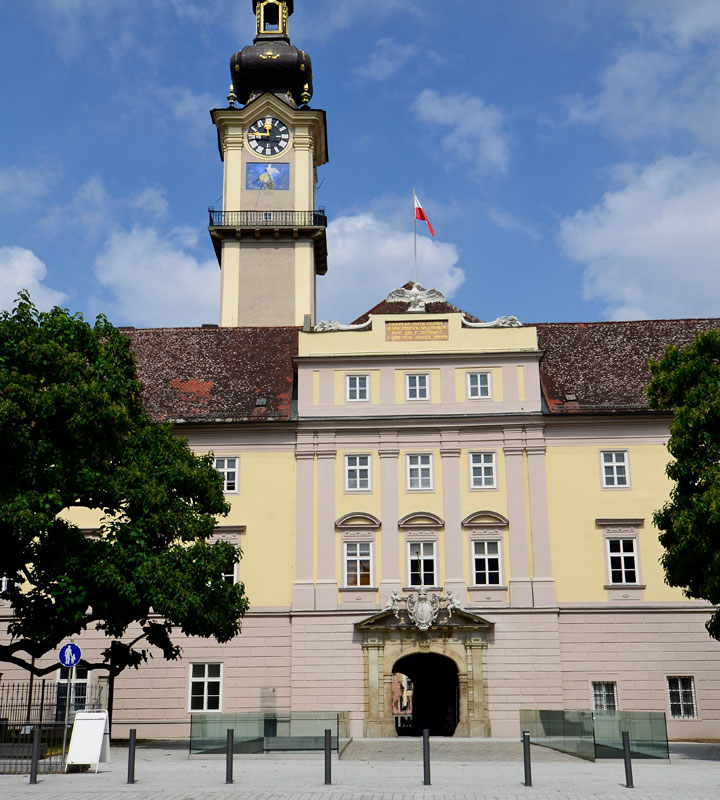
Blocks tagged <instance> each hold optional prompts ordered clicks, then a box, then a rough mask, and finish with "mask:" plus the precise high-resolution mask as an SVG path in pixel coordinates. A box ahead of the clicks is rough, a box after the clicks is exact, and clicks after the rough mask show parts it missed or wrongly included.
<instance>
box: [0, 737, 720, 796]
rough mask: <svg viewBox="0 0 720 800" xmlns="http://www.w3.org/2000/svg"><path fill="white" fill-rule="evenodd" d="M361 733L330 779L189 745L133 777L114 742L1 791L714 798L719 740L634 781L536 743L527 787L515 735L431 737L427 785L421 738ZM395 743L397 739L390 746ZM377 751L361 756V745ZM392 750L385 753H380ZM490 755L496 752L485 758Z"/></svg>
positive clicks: (306, 765) (310, 763)
mask: <svg viewBox="0 0 720 800" xmlns="http://www.w3.org/2000/svg"><path fill="white" fill-rule="evenodd" d="M384 744H385V743H383V742H378V741H372V742H360V743H358V744H357V746H356V748H355V753H354V755H352V754H351V755H352V757H348V758H343V759H341V760H339V761H338V760H337V759H336V758H335V759H334V760H333V785H332V786H324V785H323V781H324V771H323V760H322V755H321V754H311V755H286V756H280V757H277V756H273V757H268V756H236V758H235V763H234V777H235V783H234V784H233V785H232V786H228V785H226V784H225V762H224V759H223V758H222V757H214V758H202V759H201V758H193V759H189V758H188V756H187V751H186V750H185V749H163V748H158V747H153V748H138V751H137V760H136V770H135V775H136V780H137V782H136V783H135V784H134V785H132V786H128V785H127V783H126V780H127V750H126V749H125V748H122V747H114V748H113V750H112V762H111V763H110V764H102V765H101V769H100V772H99V773H98V774H97V775H96V774H94V773H80V774H70V775H41V776H40V777H39V779H38V780H39V782H38V783H37V784H36V785H34V786H31V785H30V784H29V783H28V776H27V775H1V776H0V798H2V800H16V798H30V797H37V798H42V800H45V799H46V798H47V799H48V800H50V798H52V800H90V799H91V800H281V799H282V800H315V798H319V799H322V800H375V799H376V798H377V799H378V800H411V799H412V800H420V799H422V800H441V799H442V800H446V799H447V800H450V798H453V799H457V800H514V799H516V798H523V799H524V798H527V800H549V799H550V798H552V799H553V800H591V799H592V800H616V799H617V800H619V799H620V798H632V800H664V798H682V800H711V798H712V800H716V798H717V797H718V796H720V745H718V744H712V745H709V744H677V745H672V746H671V760H670V763H667V762H647V761H644V762H635V763H634V778H635V787H636V788H635V789H627V788H625V785H624V770H623V764H622V761H599V762H595V763H590V762H586V761H580V760H578V759H575V758H571V757H568V756H563V755H561V754H557V753H553V752H552V751H548V750H545V749H543V748H539V747H533V748H532V756H533V783H534V786H533V788H525V787H524V786H523V785H522V783H523V768H522V761H521V753H520V745H519V744H518V743H517V742H507V741H506V742H497V741H493V742H487V741H481V740H464V741H462V740H454V741H452V742H449V741H440V740H437V741H436V742H434V743H433V745H432V748H433V761H432V786H423V785H422V760H421V759H422V755H421V750H420V748H421V743H420V742H419V741H418V740H414V741H411V742H402V743H399V742H398V743H397V744H395V743H392V742H387V743H386V746H384ZM394 744H395V746H393V745H394ZM363 749H364V750H365V755H366V756H367V757H368V758H370V759H372V760H356V758H361V757H362V755H363ZM383 754H384V755H385V756H390V755H394V758H392V759H391V758H390V757H385V758H380V755H383ZM488 758H492V760H486V759H488Z"/></svg>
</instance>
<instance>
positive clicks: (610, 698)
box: [592, 681, 618, 711]
mask: <svg viewBox="0 0 720 800" xmlns="http://www.w3.org/2000/svg"><path fill="white" fill-rule="evenodd" d="M592 691H593V708H594V709H595V711H617V708H618V701H617V684H616V683H615V682H614V681H593V685H592Z"/></svg>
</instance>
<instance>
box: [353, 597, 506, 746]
mask: <svg viewBox="0 0 720 800" xmlns="http://www.w3.org/2000/svg"><path fill="white" fill-rule="evenodd" d="M418 609H420V613H418ZM425 612H427V614H426V613H425ZM428 616H429V617H431V619H430V620H429V621H428V619H427V617H428ZM355 627H356V628H357V630H358V631H360V632H361V633H362V636H363V655H364V661H365V736H368V737H388V736H395V723H394V719H393V715H392V696H391V692H392V678H393V668H394V666H395V664H396V663H397V662H398V661H399V660H400V659H401V658H403V657H404V656H408V655H413V654H416V653H436V654H438V655H442V656H445V657H447V658H450V659H451V660H452V661H453V662H454V663H455V666H456V667H457V670H458V687H459V701H460V702H459V706H460V709H459V710H460V714H459V720H458V725H457V728H456V730H455V735H456V736H479V737H483V736H489V735H490V726H489V722H488V713H487V681H486V675H485V673H486V666H485V650H486V648H487V639H486V636H487V633H488V631H489V630H491V629H492V627H493V625H492V623H490V622H488V621H487V620H485V619H483V618H482V617H480V616H478V615H477V614H473V613H471V612H469V611H465V610H464V609H463V608H462V607H461V605H460V603H459V602H458V600H457V598H455V597H454V596H453V595H452V593H450V592H448V593H446V594H444V595H442V596H441V597H438V596H437V595H435V596H433V597H427V592H426V591H425V590H424V589H421V590H420V591H418V593H417V595H411V596H409V597H407V596H406V597H400V595H399V594H398V593H397V592H395V593H393V595H391V597H390V598H389V600H388V603H387V606H386V607H385V608H384V609H383V610H382V611H380V612H379V613H378V614H374V615H373V616H371V617H368V618H367V619H365V620H363V621H362V622H358V623H357V624H356V626H355Z"/></svg>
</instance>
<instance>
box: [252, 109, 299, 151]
mask: <svg viewBox="0 0 720 800" xmlns="http://www.w3.org/2000/svg"><path fill="white" fill-rule="evenodd" d="M247 141H248V144H249V145H250V147H251V148H252V149H253V150H254V151H255V152H256V153H257V154H258V155H259V156H265V157H270V158H272V156H277V155H279V154H280V153H282V152H283V150H284V149H285V148H286V147H287V146H288V143H289V142H290V129H289V128H288V126H287V125H286V124H285V123H284V122H281V121H280V120H279V119H276V118H275V117H263V118H262V119H259V120H257V122H253V124H252V125H251V126H250V127H249V128H248V130H247Z"/></svg>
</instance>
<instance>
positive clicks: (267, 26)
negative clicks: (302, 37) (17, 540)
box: [258, 0, 287, 33]
mask: <svg viewBox="0 0 720 800" xmlns="http://www.w3.org/2000/svg"><path fill="white" fill-rule="evenodd" d="M284 5H285V4H284V3H282V2H279V0H265V2H264V3H261V4H260V6H259V9H258V10H259V12H260V14H259V19H258V23H259V24H258V28H259V30H258V33H287V31H286V30H285V25H284V20H286V19H287V11H286V12H285V14H283V11H284V9H283V6H284Z"/></svg>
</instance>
